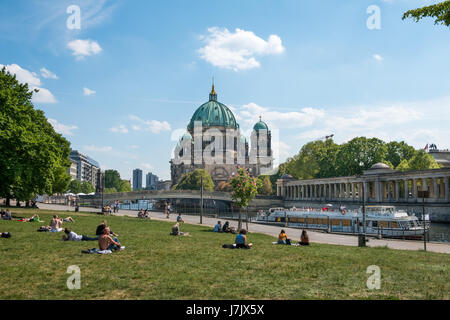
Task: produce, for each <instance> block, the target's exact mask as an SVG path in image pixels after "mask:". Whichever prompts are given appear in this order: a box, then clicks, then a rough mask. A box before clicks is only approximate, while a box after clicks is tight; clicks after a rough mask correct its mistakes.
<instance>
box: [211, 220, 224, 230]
mask: <svg viewBox="0 0 450 320" xmlns="http://www.w3.org/2000/svg"><path fill="white" fill-rule="evenodd" d="M213 231H214V232H222V222H220V221H217V224H216V225H215V226H214V230H213Z"/></svg>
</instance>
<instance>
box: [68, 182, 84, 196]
mask: <svg viewBox="0 0 450 320" xmlns="http://www.w3.org/2000/svg"><path fill="white" fill-rule="evenodd" d="M69 191H70V192H72V193H75V194H77V193H81V192H82V191H81V182H80V181H79V180H76V179H75V180H72V181H70V183H69Z"/></svg>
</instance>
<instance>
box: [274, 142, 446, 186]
mask: <svg viewBox="0 0 450 320" xmlns="http://www.w3.org/2000/svg"><path fill="white" fill-rule="evenodd" d="M377 162H383V163H385V164H387V165H388V166H389V167H390V168H392V169H394V168H395V169H397V170H401V171H406V170H425V169H434V168H438V167H439V166H438V164H437V163H436V161H435V160H434V158H433V157H432V156H431V155H429V154H427V153H425V152H424V151H423V150H421V151H417V150H415V149H414V147H412V146H410V145H408V144H406V143H405V142H404V141H401V142H397V141H391V142H389V143H385V142H384V141H382V140H380V139H377V138H371V139H368V138H365V137H357V138H354V139H352V140H350V141H348V142H346V143H343V144H341V145H337V144H335V143H334V142H333V141H332V140H327V141H314V142H309V143H307V144H305V145H304V146H303V147H302V149H301V150H300V152H299V153H298V154H297V155H295V156H294V157H292V158H290V159H288V160H287V161H286V162H285V163H283V164H281V165H280V167H279V170H278V173H277V174H276V175H273V176H271V177H270V179H271V182H272V185H275V183H276V180H277V179H278V178H279V177H280V176H282V175H283V174H285V173H289V174H291V175H292V176H293V177H295V178H297V179H315V178H329V177H339V176H352V175H359V174H362V173H363V171H364V170H367V169H369V168H370V167H371V166H372V165H374V164H375V163H377Z"/></svg>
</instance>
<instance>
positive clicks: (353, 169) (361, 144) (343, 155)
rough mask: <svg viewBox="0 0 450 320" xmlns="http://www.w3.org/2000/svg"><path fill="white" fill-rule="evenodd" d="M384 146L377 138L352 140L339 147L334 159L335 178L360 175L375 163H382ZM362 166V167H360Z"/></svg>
mask: <svg viewBox="0 0 450 320" xmlns="http://www.w3.org/2000/svg"><path fill="white" fill-rule="evenodd" d="M386 153H387V147H386V144H385V143H384V142H383V141H382V140H380V139H377V138H371V139H367V138H366V137H358V138H354V139H352V140H350V141H348V142H347V143H344V144H343V145H341V146H340V148H339V152H338V154H337V158H336V167H337V176H351V175H357V174H362V173H363V170H367V169H369V168H370V167H371V166H373V165H374V164H375V163H377V162H383V160H384V158H385V155H386ZM361 164H362V165H361Z"/></svg>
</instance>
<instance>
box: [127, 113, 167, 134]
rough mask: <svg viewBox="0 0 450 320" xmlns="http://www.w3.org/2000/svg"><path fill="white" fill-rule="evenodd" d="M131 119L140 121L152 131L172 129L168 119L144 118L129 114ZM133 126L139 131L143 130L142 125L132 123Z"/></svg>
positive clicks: (146, 128) (158, 131)
mask: <svg viewBox="0 0 450 320" xmlns="http://www.w3.org/2000/svg"><path fill="white" fill-rule="evenodd" d="M128 117H129V118H130V120H133V121H136V122H139V123H140V124H142V125H144V128H145V130H146V131H151V132H153V133H160V132H161V131H170V129H171V128H170V124H169V123H168V122H167V121H158V120H143V119H141V118H139V117H138V116H135V115H132V114H131V115H129V116H128ZM131 128H132V129H133V130H136V131H139V130H141V126H139V125H132V126H131Z"/></svg>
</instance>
